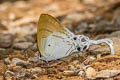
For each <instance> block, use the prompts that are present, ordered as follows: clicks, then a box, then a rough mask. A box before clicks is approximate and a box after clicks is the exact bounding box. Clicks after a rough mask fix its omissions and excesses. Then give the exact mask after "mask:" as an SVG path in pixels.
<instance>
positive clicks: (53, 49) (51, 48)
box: [43, 35, 74, 61]
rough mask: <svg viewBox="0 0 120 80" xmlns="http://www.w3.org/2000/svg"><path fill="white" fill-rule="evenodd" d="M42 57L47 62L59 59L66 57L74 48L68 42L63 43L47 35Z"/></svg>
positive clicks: (57, 38) (59, 39) (60, 39)
mask: <svg viewBox="0 0 120 80" xmlns="http://www.w3.org/2000/svg"><path fill="white" fill-rule="evenodd" d="M45 43H46V44H45V48H44V49H45V50H44V52H45V54H43V55H44V57H45V59H47V61H50V60H56V59H60V58H62V57H66V56H68V55H69V54H70V53H71V52H72V51H73V50H74V46H73V45H72V44H70V43H69V42H65V41H64V40H63V39H62V38H59V37H56V36H52V35H49V36H48V37H47V39H46V42H45Z"/></svg>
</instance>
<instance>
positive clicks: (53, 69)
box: [47, 68, 57, 74]
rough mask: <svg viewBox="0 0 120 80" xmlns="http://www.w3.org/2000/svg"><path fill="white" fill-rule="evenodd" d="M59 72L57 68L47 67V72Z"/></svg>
mask: <svg viewBox="0 0 120 80" xmlns="http://www.w3.org/2000/svg"><path fill="white" fill-rule="evenodd" d="M56 73H57V69H55V68H48V69H47V74H56Z"/></svg>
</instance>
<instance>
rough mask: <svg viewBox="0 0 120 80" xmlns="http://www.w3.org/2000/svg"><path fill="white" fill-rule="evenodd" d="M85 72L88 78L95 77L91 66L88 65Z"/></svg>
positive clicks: (94, 71)
mask: <svg viewBox="0 0 120 80" xmlns="http://www.w3.org/2000/svg"><path fill="white" fill-rule="evenodd" d="M85 73H86V77H87V78H88V79H95V77H96V73H97V72H96V70H95V69H94V68H92V67H88V68H87V69H86V70H85Z"/></svg>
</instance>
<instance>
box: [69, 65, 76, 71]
mask: <svg viewBox="0 0 120 80" xmlns="http://www.w3.org/2000/svg"><path fill="white" fill-rule="evenodd" d="M68 68H69V69H70V70H72V71H75V70H76V68H75V67H74V66H73V65H68Z"/></svg>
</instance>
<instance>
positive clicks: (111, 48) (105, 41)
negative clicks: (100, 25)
mask: <svg viewBox="0 0 120 80" xmlns="http://www.w3.org/2000/svg"><path fill="white" fill-rule="evenodd" d="M89 43H90V45H94V44H96V45H98V44H101V43H106V44H107V45H108V46H109V47H110V51H111V54H114V48H113V41H112V40H111V39H100V40H89Z"/></svg>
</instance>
